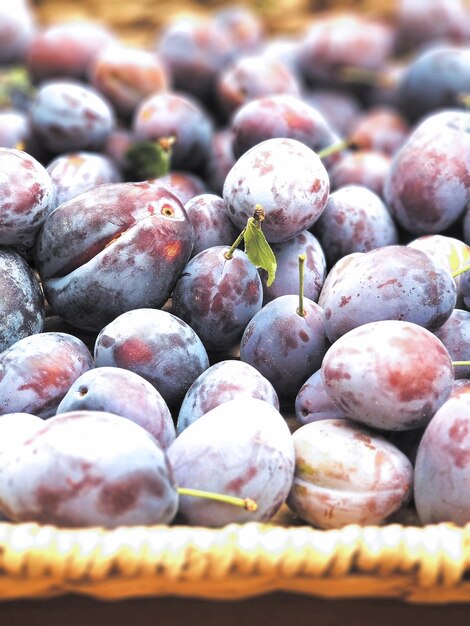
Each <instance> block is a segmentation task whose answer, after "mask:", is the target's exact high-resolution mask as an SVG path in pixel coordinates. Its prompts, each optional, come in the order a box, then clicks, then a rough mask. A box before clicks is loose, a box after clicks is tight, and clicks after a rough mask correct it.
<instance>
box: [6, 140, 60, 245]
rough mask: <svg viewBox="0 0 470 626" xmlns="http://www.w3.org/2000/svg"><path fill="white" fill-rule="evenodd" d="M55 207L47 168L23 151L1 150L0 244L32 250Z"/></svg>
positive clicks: (52, 188)
mask: <svg viewBox="0 0 470 626" xmlns="http://www.w3.org/2000/svg"><path fill="white" fill-rule="evenodd" d="M53 204H54V186H53V183H52V180H51V177H50V176H49V174H48V173H47V171H46V168H45V167H44V166H43V165H41V163H39V161H37V160H36V159H35V158H34V157H32V156H31V155H30V154H28V153H26V152H24V151H23V150H16V149H14V148H0V245H10V246H11V245H16V244H21V245H23V246H25V247H31V246H32V245H33V243H34V241H35V238H36V234H37V232H38V231H39V229H40V228H41V226H42V224H43V222H44V220H45V219H46V216H47V214H48V213H49V211H50V210H51V209H52V208H53Z"/></svg>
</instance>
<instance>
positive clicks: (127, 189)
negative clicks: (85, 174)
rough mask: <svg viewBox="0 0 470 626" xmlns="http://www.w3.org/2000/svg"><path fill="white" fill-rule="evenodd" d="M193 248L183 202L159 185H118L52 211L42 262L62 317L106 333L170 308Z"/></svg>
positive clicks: (41, 242)
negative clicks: (132, 313) (131, 316)
mask: <svg viewBox="0 0 470 626" xmlns="http://www.w3.org/2000/svg"><path fill="white" fill-rule="evenodd" d="M97 206H98V207H99V210H98V211H97V210H96V207H97ZM193 242H194V232H193V228H192V225H191V222H190V221H189V218H188V216H187V215H186V213H185V211H184V208H183V206H182V204H181V203H180V202H179V200H178V199H177V198H176V196H174V195H173V194H172V193H170V192H169V191H168V190H167V189H166V188H165V187H163V186H162V185H160V184H159V182H158V181H154V182H152V181H150V182H142V183H110V184H108V185H101V186H99V187H95V188H94V189H91V190H88V191H85V192H83V193H81V194H80V195H79V196H76V197H75V198H72V200H69V201H68V202H65V203H64V204H61V205H60V206H59V207H57V208H56V209H55V210H54V211H52V213H50V215H49V216H48V219H47V220H46V222H45V224H44V226H43V228H42V230H41V234H40V236H39V238H38V242H37V246H36V263H37V267H38V270H39V273H40V275H41V278H42V281H43V286H44V290H45V293H46V297H47V300H48V302H49V303H50V305H51V307H52V309H53V310H54V311H55V313H57V314H58V315H60V316H61V317H62V318H63V319H65V320H66V321H67V322H68V323H70V324H72V325H73V326H77V327H78V328H83V329H85V330H95V331H99V330H101V328H103V326H104V325H105V324H107V323H108V322H110V321H111V320H112V319H114V318H115V317H116V316H117V315H119V314H121V313H123V312H124V311H129V310H131V309H136V308H139V307H161V306H163V305H164V304H165V302H166V301H167V299H168V297H169V296H170V293H171V291H172V290H173V286H174V284H175V282H176V280H177V278H178V275H179V273H180V272H181V270H182V268H183V267H184V265H185V264H186V262H187V260H188V259H189V256H190V254H191V250H192V247H193Z"/></svg>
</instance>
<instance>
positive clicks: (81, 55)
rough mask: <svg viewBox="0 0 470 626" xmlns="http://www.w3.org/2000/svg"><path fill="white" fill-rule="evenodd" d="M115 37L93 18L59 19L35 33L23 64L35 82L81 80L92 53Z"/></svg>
mask: <svg viewBox="0 0 470 626" xmlns="http://www.w3.org/2000/svg"><path fill="white" fill-rule="evenodd" d="M115 40H116V39H115V36H114V35H113V34H112V33H111V31H110V30H109V29H107V28H106V27H105V26H103V25H102V24H100V23H98V22H94V21H93V20H81V21H65V20H62V21H60V22H58V23H57V24H50V25H48V26H46V27H45V28H43V29H41V30H39V31H38V32H37V33H36V35H35V37H34V38H33V39H32V41H31V43H30V45H29V46H28V50H27V54H26V66H27V68H28V71H29V72H30V74H31V75H32V77H33V78H34V80H36V81H38V82H43V81H45V80H46V79H51V78H59V77H60V78H69V79H70V78H76V79H80V80H84V79H85V78H87V74H88V70H89V67H90V64H91V62H92V60H93V58H94V57H95V55H96V54H97V53H98V52H99V51H100V50H102V49H104V48H106V47H107V46H109V45H111V44H112V43H114V42H115Z"/></svg>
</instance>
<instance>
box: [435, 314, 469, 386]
mask: <svg viewBox="0 0 470 626" xmlns="http://www.w3.org/2000/svg"><path fill="white" fill-rule="evenodd" d="M434 334H435V335H436V337H438V338H439V339H440V340H441V341H442V343H443V344H444V345H445V347H446V348H447V351H448V352H449V354H450V356H451V358H452V360H453V361H468V360H470V312H469V311H464V310H462V309H454V310H453V311H452V314H451V316H450V317H449V319H448V320H447V321H446V322H445V323H444V324H443V325H442V326H441V327H440V328H439V329H438V330H436V331H435V333H434ZM454 376H455V378H457V379H459V378H470V367H468V366H462V365H456V366H454Z"/></svg>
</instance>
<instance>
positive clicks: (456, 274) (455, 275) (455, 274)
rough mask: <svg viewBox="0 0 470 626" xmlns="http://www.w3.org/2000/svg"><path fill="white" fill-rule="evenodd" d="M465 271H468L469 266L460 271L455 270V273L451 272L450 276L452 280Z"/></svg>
mask: <svg viewBox="0 0 470 626" xmlns="http://www.w3.org/2000/svg"><path fill="white" fill-rule="evenodd" d="M467 270H470V265H466V266H465V267H461V268H460V269H458V270H455V272H452V274H451V276H452V278H456V277H457V276H460V274H463V273H464V272H466V271H467Z"/></svg>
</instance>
